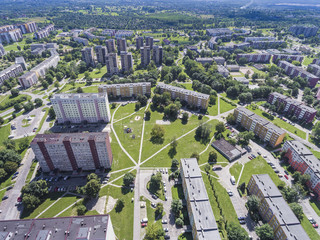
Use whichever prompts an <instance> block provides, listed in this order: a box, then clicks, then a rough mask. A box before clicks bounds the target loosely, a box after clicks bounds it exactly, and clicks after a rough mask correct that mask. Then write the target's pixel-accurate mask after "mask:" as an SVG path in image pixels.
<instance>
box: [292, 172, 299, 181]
mask: <svg viewBox="0 0 320 240" xmlns="http://www.w3.org/2000/svg"><path fill="white" fill-rule="evenodd" d="M292 177H293V179H294V181H295V182H300V180H301V173H300V172H298V171H296V172H294V173H293V175H292Z"/></svg>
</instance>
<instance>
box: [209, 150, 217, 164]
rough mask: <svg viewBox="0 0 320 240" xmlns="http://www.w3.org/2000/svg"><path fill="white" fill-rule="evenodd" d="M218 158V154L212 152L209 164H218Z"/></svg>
mask: <svg viewBox="0 0 320 240" xmlns="http://www.w3.org/2000/svg"><path fill="white" fill-rule="evenodd" d="M217 158H218V154H217V152H216V151H211V152H210V153H209V159H208V161H209V162H217Z"/></svg>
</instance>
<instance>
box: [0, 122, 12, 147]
mask: <svg viewBox="0 0 320 240" xmlns="http://www.w3.org/2000/svg"><path fill="white" fill-rule="evenodd" d="M10 132H11V129H10V124H8V125H6V126H1V127H0V146H3V142H4V140H7V139H8V137H9V135H10Z"/></svg>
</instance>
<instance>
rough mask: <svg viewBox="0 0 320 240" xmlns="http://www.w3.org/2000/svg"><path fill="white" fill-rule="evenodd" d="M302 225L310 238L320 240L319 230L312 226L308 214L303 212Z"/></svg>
mask: <svg viewBox="0 0 320 240" xmlns="http://www.w3.org/2000/svg"><path fill="white" fill-rule="evenodd" d="M301 226H302V227H303V229H304V230H305V231H306V233H307V234H308V236H309V237H310V239H312V240H320V236H319V234H318V233H317V231H316V230H315V229H314V228H313V227H312V225H311V223H310V222H309V220H308V218H307V216H306V215H304V214H303V219H302V221H301Z"/></svg>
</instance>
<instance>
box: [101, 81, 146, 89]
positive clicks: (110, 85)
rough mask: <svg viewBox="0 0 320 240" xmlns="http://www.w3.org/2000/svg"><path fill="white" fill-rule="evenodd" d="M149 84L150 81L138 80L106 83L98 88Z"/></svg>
mask: <svg viewBox="0 0 320 240" xmlns="http://www.w3.org/2000/svg"><path fill="white" fill-rule="evenodd" d="M145 85H148V86H151V83H150V82H138V83H116V84H106V85H100V86H99V88H112V87H117V86H119V87H126V86H145Z"/></svg>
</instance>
